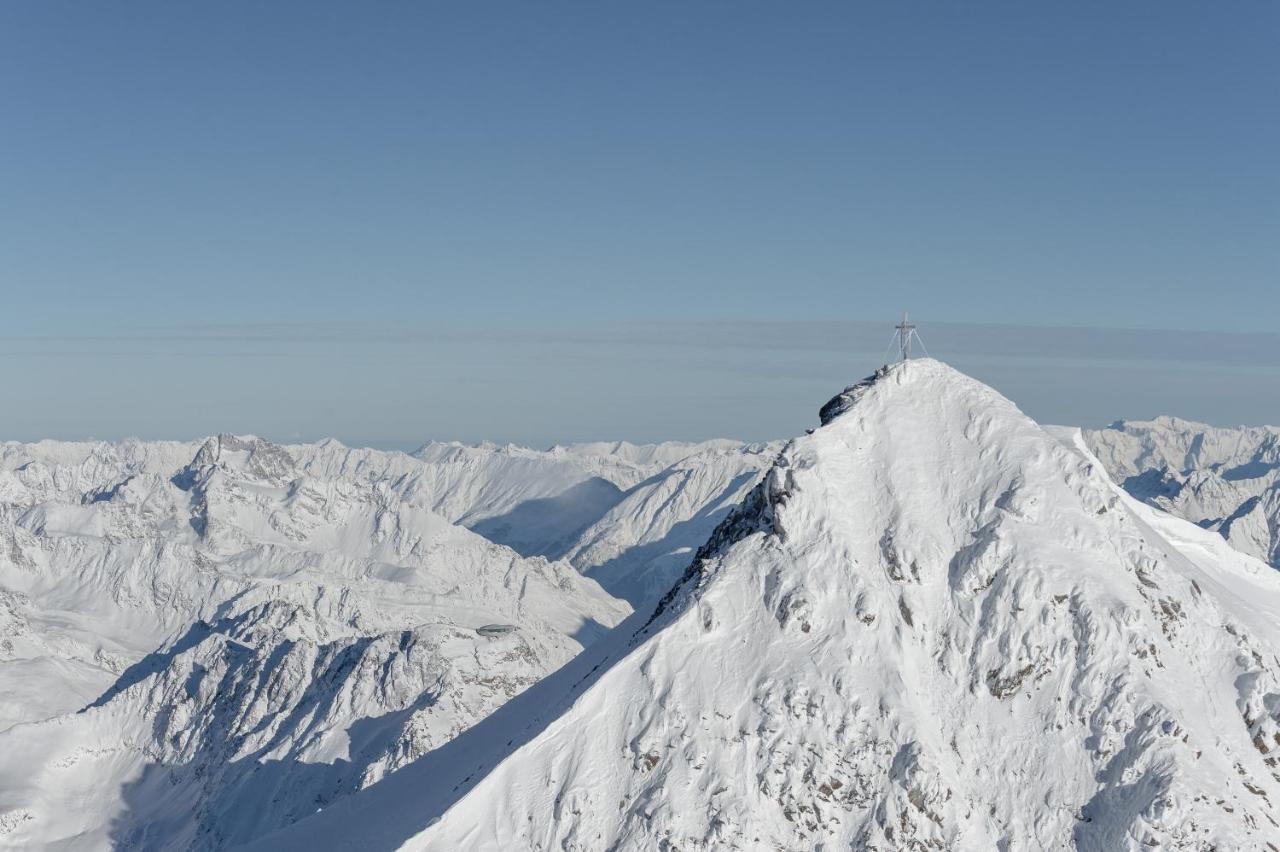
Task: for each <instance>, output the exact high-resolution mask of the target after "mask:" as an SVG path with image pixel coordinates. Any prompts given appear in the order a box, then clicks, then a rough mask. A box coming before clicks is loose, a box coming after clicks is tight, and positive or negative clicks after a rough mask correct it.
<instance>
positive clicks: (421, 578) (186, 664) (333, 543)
mask: <svg viewBox="0 0 1280 852" xmlns="http://www.w3.org/2000/svg"><path fill="white" fill-rule="evenodd" d="M130 452H132V451H130ZM175 452H176V451H175ZM170 453H171V448H168V447H165V448H162V449H161V450H157V451H155V452H147V451H142V450H139V451H138V454H139V456H140V457H141V460H140V459H139V458H132V457H131V459H126V460H125V461H124V462H121V461H120V460H119V459H117V458H114V457H110V456H109V453H108V454H100V456H99V457H98V458H97V461H94V457H95V456H94V452H90V453H89V454H88V455H87V456H82V455H81V454H80V453H79V451H78V450H76V451H75V452H72V451H70V450H68V451H67V452H66V453H63V454H62V457H61V459H60V461H59V458H56V457H52V456H55V455H56V454H52V453H45V457H44V460H43V461H39V460H37V461H38V463H33V462H32V461H30V460H29V461H24V462H22V463H21V464H19V465H16V466H14V468H13V469H11V470H9V480H8V481H9V482H10V484H11V485H14V487H13V488H11V489H10V492H9V493H11V494H19V496H22V497H23V499H26V500H28V501H31V500H34V501H35V502H27V503H20V502H9V501H8V500H7V499H6V501H5V502H4V503H3V504H0V530H3V531H4V534H5V536H6V537H7V546H6V547H4V548H0V585H2V587H3V589H4V592H3V598H2V600H3V604H4V606H3V608H0V630H3V640H4V644H3V645H2V646H0V649H2V650H3V652H4V656H5V660H6V662H5V663H4V665H3V666H0V694H3V695H4V696H5V697H6V702H7V703H6V705H5V708H4V709H5V711H6V714H7V716H8V719H7V720H6V722H7V723H6V724H5V725H4V726H5V727H8V730H7V731H3V732H0V845H5V846H11V847H23V848H31V847H47V846H51V845H57V844H64V843H65V844H69V845H70V846H72V847H74V848H99V847H101V846H103V845H106V844H107V843H108V842H110V843H112V844H114V845H117V846H120V847H121V848H214V847H217V846H220V845H223V844H224V843H225V842H229V841H231V840H233V839H238V840H245V839H248V838H250V837H253V836H254V835H255V834H257V833H259V832H261V831H263V830H266V829H270V828H275V827H278V826H280V825H283V824H286V823H287V822H288V821H290V820H292V819H296V818H297V817H298V816H299V815H301V814H303V813H307V812H310V811H312V810H314V809H315V808H316V807H318V806H319V804H322V803H324V802H327V801H329V800H330V799H332V798H334V797H336V796H341V795H343V794H345V793H347V792H349V791H351V790H353V789H358V788H359V787H360V786H363V785H365V784H368V783H371V782H372V781H373V780H375V779H376V778H378V777H380V775H381V774H382V773H384V772H385V771H387V770H388V769H390V768H394V767H395V766H398V765H400V764H401V763H403V762H404V761H407V760H411V759H412V758H413V757H415V756H417V755H419V754H422V753H424V752H426V751H428V750H430V749H432V748H435V747H436V746H438V745H439V744H440V743H442V742H444V741H446V740H448V739H449V738H450V737H452V736H454V735H456V734H457V733H458V732H459V731H461V730H464V729H466V728H467V727H469V726H470V725H472V724H474V723H475V722H476V721H477V720H479V719H481V718H483V717H484V716H485V715H487V714H488V713H490V712H491V711H492V710H493V709H494V708H495V707H497V706H499V705H500V704H502V703H503V702H504V701H506V700H507V699H508V698H510V697H511V696H512V695H514V694H516V693H517V692H519V691H520V690H521V689H524V688H525V687H527V686H528V685H529V684H531V683H533V682H535V681H536V680H538V679H539V678H541V677H543V676H545V675H546V674H547V673H549V672H551V671H553V670H555V669H556V668H558V667H559V666H561V665H563V664H564V663H565V662H566V661H568V660H569V659H571V658H572V657H573V656H574V655H575V654H576V653H578V652H579V651H580V650H581V648H582V646H583V644H585V643H588V642H590V641H592V640H594V639H595V638H597V637H598V636H600V635H602V634H603V632H604V631H605V630H606V629H607V627H608V626H610V625H612V624H615V623H616V622H618V621H619V620H620V619H621V618H623V617H624V616H625V615H626V613H627V612H628V608H627V606H626V605H625V604H623V603H622V602H620V601H617V600H615V599H613V598H611V597H609V596H608V595H607V594H605V593H604V592H603V590H601V589H600V588H599V586H598V585H596V584H595V583H594V582H592V581H590V580H587V579H585V578H583V577H581V575H579V574H578V573H577V572H576V571H575V570H574V569H573V568H572V566H570V565H569V564H568V563H565V562H549V561H547V560H545V559H542V558H534V559H525V558H522V557H520V556H519V555H518V554H516V553H515V552H513V551H512V550H510V549H508V548H506V547H502V546H500V545H496V544H493V543H492V542H489V541H486V540H485V539H483V538H481V537H480V536H478V535H476V534H474V533H471V532H469V531H467V530H465V529H463V528H461V527H458V526H455V525H453V524H450V523H449V522H447V521H446V520H444V519H443V518H441V517H439V516H438V515H436V514H435V513H433V512H432V511H431V510H430V509H428V508H426V507H425V506H423V505H421V504H419V503H416V502H414V501H413V500H412V499H409V498H407V497H404V496H402V495H399V494H397V493H396V492H395V491H394V490H393V489H391V488H389V487H386V486H383V485H380V484H376V483H375V484H363V483H356V482H351V481H344V480H341V479H336V480H329V479H320V478H316V477H314V476H309V475H305V474H303V473H301V472H300V471H299V470H298V467H297V464H296V462H295V460H294V459H293V457H292V456H291V454H290V453H289V452H288V451H287V450H286V449H284V448H282V447H279V446H276V445H273V444H269V443H267V442H265V441H260V440H258V439H253V438H249V439H244V438H238V437H235V436H221V437H219V438H214V439H210V440H209V441H207V442H206V443H205V444H203V445H202V446H201V447H199V449H198V450H197V451H196V452H195V453H194V455H193V457H188V459H189V463H187V464H185V466H180V467H179V468H178V469H177V470H176V471H174V470H173V469H172V468H170V469H169V470H165V466H166V464H167V462H169V461H172V455H171V454H170ZM60 462H61V463H60ZM42 465H43V467H42ZM113 469H114V470H115V472H116V473H117V474H119V473H123V474H124V478H123V479H121V480H117V481H116V482H115V483H114V484H111V480H112V476H111V475H109V474H110V472H111V471H112V470H113ZM158 471H164V472H158ZM18 486H20V487H21V488H22V489H25V490H24V491H21V492H19V491H18ZM84 489H88V490H84ZM489 624H501V625H512V626H513V627H514V629H513V630H510V631H507V632H502V633H499V634H498V635H492V636H489V635H481V634H478V633H477V628H479V627H482V626H485V625H489ZM162 643H163V647H161V649H160V650H159V651H156V652H154V653H148V652H151V651H152V650H153V649H155V648H157V646H160V645H162ZM85 705H92V706H90V707H88V708H87V709H85V710H84V711H83V712H80V713H74V712H71V713H68V711H72V710H75V709H79V708H81V707H84V706H85ZM60 712H61V713H68V715H60V716H55V717H54V718H51V719H48V720H47V721H43V722H34V721H32V720H35V719H39V718H43V717H45V716H47V715H50V714H51V713H60ZM22 721H28V722H30V723H29V724H13V723H14V722H22ZM10 725H12V727H10Z"/></svg>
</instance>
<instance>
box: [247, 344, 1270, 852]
mask: <svg viewBox="0 0 1280 852" xmlns="http://www.w3.org/2000/svg"><path fill="white" fill-rule="evenodd" d="M841 397H843V398H844V400H843V401H842V402H839V403H837V405H836V406H835V408H836V409H838V410H828V412H827V415H826V416H824V418H823V419H824V420H825V421H826V423H825V425H824V426H822V427H820V428H818V429H816V430H814V431H813V432H812V434H809V435H806V436H804V437H800V438H797V439H795V440H794V441H792V442H791V443H790V444H788V445H787V446H786V447H785V448H784V449H783V450H782V451H781V453H780V454H779V456H778V459H777V461H776V463H775V464H774V465H773V467H772V468H771V469H770V470H769V472H768V473H767V475H766V476H765V477H764V479H763V480H762V481H761V483H760V484H759V485H758V486H757V487H756V488H755V489H754V490H753V491H752V492H751V493H750V494H749V495H748V497H747V499H746V500H745V501H744V503H743V504H742V506H741V507H740V508H739V509H737V510H736V511H735V512H733V513H732V514H730V515H729V516H728V517H727V518H726V519H725V520H724V521H723V522H722V523H721V524H720V525H719V527H717V529H716V531H715V533H713V535H712V537H711V539H710V540H709V541H708V542H707V543H706V544H705V545H704V547H703V548H702V549H701V550H700V551H699V553H698V554H697V556H696V557H695V558H694V560H693V563H692V564H691V565H690V568H689V570H688V571H687V572H686V574H685V576H684V578H683V579H682V580H681V581H680V582H679V583H678V584H677V586H676V587H675V588H674V589H673V590H672V593H671V595H670V596H669V597H668V598H666V599H664V601H663V602H662V603H661V604H660V606H659V609H658V611H657V612H656V613H655V617H654V618H653V619H651V620H650V621H649V623H648V624H647V625H646V626H645V627H644V628H643V629H641V630H640V631H639V632H638V633H636V634H634V636H633V638H632V639H631V641H630V642H623V641H619V642H618V643H617V644H615V645H614V646H613V651H612V655H611V656H609V657H607V658H606V659H603V660H595V661H594V662H593V663H592V668H591V669H589V670H587V671H576V672H573V673H571V674H567V675H566V676H565V678H564V679H563V682H562V683H560V685H559V686H558V688H559V689H561V690H563V692H562V693H561V694H562V697H561V698H560V699H559V701H558V702H555V703H554V704H553V706H552V707H551V709H546V701H547V694H548V692H549V691H551V690H552V689H553V688H557V687H556V683H555V682H553V683H551V684H548V685H546V686H545V687H543V688H542V689H541V690H540V695H539V701H541V702H542V704H541V705H540V706H539V707H538V708H533V709H531V710H530V711H529V712H530V713H531V714H532V715H533V717H534V718H537V719H538V721H534V722H528V723H517V727H516V728H511V729H507V730H506V731H504V733H503V735H502V737H494V732H493V731H489V732H487V734H485V736H484V739H483V741H482V740H481V732H477V741H475V742H471V741H470V740H469V739H468V738H467V737H466V735H464V737H463V738H462V739H461V740H460V741H459V742H458V743H457V744H456V746H455V747H453V749H451V753H450V755H449V760H450V764H449V765H445V764H444V763H443V762H438V763H432V762H431V761H430V760H425V761H422V762H421V765H419V766H415V767H411V768H408V769H406V770H402V772H405V773H406V774H405V775H404V776H403V777H402V778H401V779H400V780H399V781H398V782H397V779H396V776H394V775H393V776H391V777H390V778H388V779H387V781H388V782H390V783H389V784H388V786H387V787H386V788H384V790H382V791H377V788H374V789H373V790H370V791H369V793H370V795H368V796H364V795H358V796H356V797H354V798H352V799H350V800H348V801H346V802H343V803H339V804H338V805H336V806H335V807H334V808H333V809H332V811H326V812H325V813H323V814H320V815H317V816H314V817H311V818H309V819H308V820H305V821H303V822H302V823H299V824H298V825H297V826H295V827H294V829H293V830H291V831H290V832H289V833H287V834H285V835H282V836H280V837H274V838H268V845H269V847H270V848H275V849H279V848H307V847H308V845H309V844H311V843H314V842H315V841H317V840H319V839H321V838H323V839H325V840H326V842H328V843H330V845H336V846H339V847H342V846H343V843H347V844H348V845H349V847H350V848H358V847H360V846H362V845H363V846H369V845H373V846H377V847H379V848H385V847H387V846H390V845H393V844H398V843H402V842H403V843H406V845H407V846H408V847H410V848H423V849H456V848H475V849H551V848H557V849H594V848H609V849H620V850H639V849H653V848H680V849H710V848H716V849H719V848H741V849H796V848H833V849H834V848H851V847H852V848H877V849H885V850H902V849H932V848H937V849H944V848H952V849H996V848H1000V849H1059V848H1068V847H1070V848H1079V849H1084V850H1112V849H1131V850H1138V849H1145V848H1151V847H1160V848H1169V849H1188V850H1190V849H1207V848H1212V847H1215V846H1216V847H1217V848H1233V849H1234V848H1240V849H1244V848H1263V844H1264V843H1265V842H1266V841H1268V840H1271V841H1275V840H1276V838H1277V837H1280V812H1278V811H1277V806H1278V805H1280V769H1277V763H1276V761H1277V758H1276V755H1277V753H1278V751H1277V750H1278V749H1280V660H1278V659H1277V657H1276V648H1277V647H1280V627H1278V625H1280V577H1277V576H1276V575H1275V573H1274V572H1271V571H1269V570H1268V569H1266V568H1265V566H1262V565H1261V564H1259V563H1256V562H1254V561H1252V560H1250V559H1248V558H1247V557H1243V556H1239V555H1237V554H1234V553H1231V552H1230V551H1229V550H1227V549H1226V548H1225V547H1218V546H1217V545H1215V542H1216V541H1217V540H1216V539H1214V538H1213V537H1212V536H1207V534H1205V533H1203V532H1202V531H1199V530H1196V529H1195V528H1194V527H1190V526H1188V525H1186V524H1184V523H1182V522H1179V521H1176V520H1175V519H1171V518H1169V517H1167V516H1163V515H1161V514H1160V513H1158V512H1155V511H1154V510H1151V509H1149V508H1148V507H1146V506H1143V505H1142V504H1139V503H1137V502H1135V501H1133V500H1131V499H1129V498H1128V497H1126V496H1125V495H1124V494H1123V492H1121V491H1119V490H1118V489H1117V488H1115V487H1114V486H1113V485H1112V483H1111V482H1110V481H1109V480H1108V479H1107V478H1106V477H1105V476H1104V475H1103V473H1102V471H1101V467H1100V465H1098V463H1097V462H1096V460H1095V459H1093V458H1092V457H1091V456H1090V454H1089V452H1088V450H1087V449H1085V448H1084V446H1083V444H1082V443H1081V442H1080V441H1079V439H1078V436H1077V435H1075V434H1057V433H1051V432H1049V431H1046V430H1044V429H1042V428H1040V427H1039V426H1037V425H1036V424H1035V423H1034V422H1032V421H1031V420H1030V419H1028V418H1027V417H1025V416H1024V415H1023V414H1021V412H1019V411H1018V410H1017V408H1016V407H1015V406H1014V405H1013V404H1012V403H1010V402H1009V401H1008V400H1005V399H1004V398H1002V397H1001V396H1000V395H999V394H997V393H996V392H995V391H993V390H991V389H990V388H988V387H986V386H984V385H982V384H981V383H979V382H977V381H975V380H973V379H970V378H968V377H966V376H963V375H962V374H960V373H958V372H956V371H955V370H953V369H951V368H949V367H947V366H945V365H943V364H940V363H938V362H935V361H929V360H918V361H910V362H906V363H902V364H897V365H894V366H892V367H889V368H887V369H885V370H883V371H881V372H880V373H878V374H877V375H876V376H875V377H872V378H871V379H869V380H867V381H866V382H863V383H859V384H858V385H855V386H853V388H852V389H850V391H848V392H846V393H845V394H841ZM1206 536H1207V538H1206ZM586 666H587V662H584V663H583V667H584V668H585V667H586ZM520 709H521V708H520V704H519V699H517V701H516V703H515V705H514V706H511V707H508V708H505V709H504V711H503V712H502V713H501V714H500V716H499V717H496V718H495V720H494V722H493V724H494V725H498V724H500V723H501V722H502V720H503V719H505V718H507V717H510V719H511V720H513V721H515V720H520V719H521V718H522V716H521V713H520ZM538 714H542V715H541V717H540V718H539V717H538ZM521 724H523V726H522V727H521ZM516 731H522V732H523V733H519V734H517V735H516V736H515V737H514V738H513V742H514V745H513V746H512V747H511V748H504V747H503V744H502V739H503V738H505V737H511V736H512V734H513V733H515V732H516ZM493 740H497V742H493ZM512 749H514V750H512ZM452 765H456V766H457V767H458V768H457V769H456V770H451V769H450V766H452ZM476 778H481V779H482V780H480V781H478V782H477V781H475V780H474V779H476ZM355 814H359V817H360V820H361V825H360V828H359V829H358V830H354V831H353V832H352V833H350V834H346V833H344V832H343V830H342V825H343V824H344V823H348V822H350V821H352V820H353V815H355ZM437 816H438V817H439V820H438V821H435V818H436V817H437ZM370 825H375V826H377V828H376V829H374V830H372V831H370V829H369V828H368V827H369V826H370ZM263 848H267V847H266V846H264V847H263ZM343 848H345V847H343Z"/></svg>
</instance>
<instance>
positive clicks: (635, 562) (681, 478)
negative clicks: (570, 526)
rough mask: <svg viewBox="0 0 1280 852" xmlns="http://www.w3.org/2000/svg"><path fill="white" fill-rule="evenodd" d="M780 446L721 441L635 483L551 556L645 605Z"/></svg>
mask: <svg viewBox="0 0 1280 852" xmlns="http://www.w3.org/2000/svg"><path fill="white" fill-rule="evenodd" d="M781 448H782V444H781V443H775V444H737V443H731V442H723V443H720V444H718V445H716V446H711V447H706V448H703V449H700V450H699V451H697V452H694V453H692V454H690V455H688V456H685V457H684V458H681V459H680V460H679V461H677V462H676V463H674V464H672V465H671V466H669V467H667V468H664V469H663V470H661V471H659V472H658V473H655V474H654V475H652V476H650V477H649V478H648V479H646V480H644V481H643V482H640V483H637V484H636V485H634V486H633V487H632V488H631V489H630V490H628V491H627V492H626V494H625V495H624V496H623V497H622V499H621V500H620V501H618V503H617V505H615V506H613V508H611V509H610V510H609V511H608V512H607V513H605V515H604V516H603V517H601V518H600V519H599V520H597V521H596V522H595V523H593V524H592V525H591V526H590V527H588V528H587V529H585V530H583V531H582V532H580V533H579V534H578V535H577V537H576V539H575V540H574V541H573V543H572V544H571V545H570V546H569V547H568V548H567V549H565V550H564V551H557V552H556V555H560V556H563V557H564V558H566V559H568V560H569V561H570V562H571V563H573V565H574V567H576V568H577V569H578V570H579V571H582V572H583V573H585V574H586V575H587V576H588V577H591V578H592V579H594V580H596V581H598V582H599V583H600V585H601V586H603V587H604V588H605V589H607V590H608V591H609V593H610V594H612V595H615V596H617V597H621V598H625V599H627V600H628V601H630V602H631V604H632V605H633V606H635V607H636V608H637V609H641V608H643V607H646V606H648V607H651V606H652V605H653V604H654V603H656V602H657V600H658V598H660V597H661V596H662V594H663V593H664V592H666V590H667V589H669V588H670V587H671V584H672V583H673V582H674V581H675V580H676V578H677V577H679V576H680V572H682V571H683V570H684V568H685V566H686V565H687V564H688V563H689V559H690V558H691V557H692V556H693V554H694V551H696V550H697V549H698V547H699V546H700V545H701V544H702V542H704V541H706V540H707V536H709V535H710V534H711V531H712V530H714V529H715V527H716V525H717V524H718V523H719V522H720V521H721V520H723V519H724V516H725V515H727V514H728V513H729V512H730V511H731V510H732V509H733V508H734V507H735V506H737V505H738V503H740V502H742V499H743V498H744V497H745V496H746V494H747V492H748V491H750V490H751V488H752V487H753V486H754V485H755V483H756V481H757V480H759V478H760V477H761V475H762V474H763V473H764V471H765V470H767V469H768V467H769V465H770V464H771V463H772V462H773V458H774V456H776V455H777V453H778V450H779V449H781Z"/></svg>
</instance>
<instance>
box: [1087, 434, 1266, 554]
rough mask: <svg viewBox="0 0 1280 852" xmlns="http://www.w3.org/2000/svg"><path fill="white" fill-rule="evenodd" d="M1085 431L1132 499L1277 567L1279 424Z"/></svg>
mask: <svg viewBox="0 0 1280 852" xmlns="http://www.w3.org/2000/svg"><path fill="white" fill-rule="evenodd" d="M1084 435H1085V441H1086V443H1087V444H1088V445H1089V447H1090V448H1091V449H1092V450H1093V452H1094V453H1095V454H1096V455H1097V457H1098V459H1099V460H1100V461H1101V462H1102V463H1103V465H1105V466H1106V468H1107V470H1108V471H1109V472H1110V473H1111V475H1112V477H1113V478H1114V479H1115V480H1116V481H1117V482H1120V483H1122V484H1123V485H1124V486H1125V488H1126V489H1127V490H1128V491H1129V493H1130V494H1132V495H1133V496H1134V497H1137V498H1138V499H1140V500H1144V501H1146V502H1147V503H1150V504H1151V505H1153V506H1157V507H1159V508H1161V509H1164V510H1165V511H1168V512H1172V513H1173V514H1175V515H1177V516H1178V517H1181V518H1186V519H1187V520H1189V521H1192V522H1194V523H1197V524H1199V525H1200V526H1202V527H1205V528H1206V529H1211V530H1215V531H1217V532H1219V533H1221V534H1222V536H1223V538H1225V539H1227V541H1229V542H1231V544H1232V546H1234V547H1235V548H1237V549H1238V550H1241V551H1243V552H1244V553H1248V554H1249V555H1251V556H1256V557H1258V558H1259V559H1262V560H1263V561H1265V562H1269V563H1271V564H1272V565H1274V566H1276V567H1278V568H1280V428H1277V427H1275V426H1239V427H1234V428H1232V427H1220V426H1207V425H1205V424H1203V423H1193V422H1191V421H1188V420H1179V419H1177V418H1175V417H1159V418H1157V419H1155V420H1151V421H1120V422H1118V423H1115V424H1113V425H1112V426H1111V427H1109V428H1107V429H1097V430H1089V431H1086V432H1085V433H1084Z"/></svg>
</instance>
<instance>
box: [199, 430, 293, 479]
mask: <svg viewBox="0 0 1280 852" xmlns="http://www.w3.org/2000/svg"><path fill="white" fill-rule="evenodd" d="M209 468H220V469H222V470H225V471H228V472H232V473H235V474H236V475H238V476H243V477H246V478H249V479H255V480H259V481H263V482H271V483H275V484H281V483H284V482H288V481H289V480H291V479H293V478H294V477H295V476H297V465H296V464H295V463H294V459H293V456H291V455H290V454H289V451H288V450H286V449H285V448H284V447H282V446H280V445H279V444H273V443H271V442H270V441H264V440H263V439H261V438H258V437H254V436H252V435H249V436H244V437H241V436H239V435H230V434H225V433H224V434H221V435H216V436H214V437H212V438H209V439H208V440H207V441H205V442H204V444H203V445H202V446H201V447H200V449H199V451H198V452H197V453H196V455H195V458H193V459H192V460H191V464H189V465H188V466H187V467H186V468H185V469H184V470H183V471H182V472H181V473H179V475H178V477H179V478H184V477H191V478H194V477H196V476H199V475H201V474H202V472H204V471H206V470H207V469H209Z"/></svg>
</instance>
